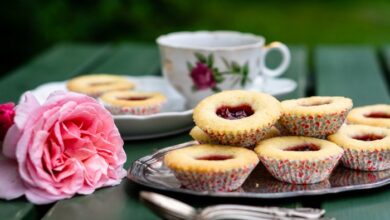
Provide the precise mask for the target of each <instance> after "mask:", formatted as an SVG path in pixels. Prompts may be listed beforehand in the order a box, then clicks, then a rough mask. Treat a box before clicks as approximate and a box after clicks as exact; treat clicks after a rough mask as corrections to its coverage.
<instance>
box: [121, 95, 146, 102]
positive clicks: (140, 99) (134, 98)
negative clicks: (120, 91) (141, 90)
mask: <svg viewBox="0 0 390 220" xmlns="http://www.w3.org/2000/svg"><path fill="white" fill-rule="evenodd" d="M148 98H149V97H141V96H140V97H135V96H133V97H119V98H118V99H119V100H125V101H143V100H146V99H148Z"/></svg>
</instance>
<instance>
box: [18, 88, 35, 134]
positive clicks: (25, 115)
mask: <svg viewBox="0 0 390 220" xmlns="http://www.w3.org/2000/svg"><path fill="white" fill-rule="evenodd" d="M39 107H40V104H39V102H38V100H37V99H36V98H35V97H34V96H33V94H32V93H31V92H26V93H24V94H23V95H22V101H21V102H20V103H19V105H18V106H16V112H15V119H14V120H15V124H16V125H17V126H18V127H19V128H23V127H24V126H25V124H26V122H27V120H28V119H29V117H31V116H32V115H34V114H33V113H34V111H35V110H36V109H37V108H39Z"/></svg>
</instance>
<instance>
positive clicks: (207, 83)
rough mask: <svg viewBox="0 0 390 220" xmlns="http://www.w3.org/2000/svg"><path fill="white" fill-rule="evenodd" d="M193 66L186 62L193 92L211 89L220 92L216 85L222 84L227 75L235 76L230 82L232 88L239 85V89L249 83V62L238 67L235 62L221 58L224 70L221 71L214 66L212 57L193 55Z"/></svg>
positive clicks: (210, 55)
mask: <svg viewBox="0 0 390 220" xmlns="http://www.w3.org/2000/svg"><path fill="white" fill-rule="evenodd" d="M194 55H195V57H196V62H195V64H192V63H191V62H187V68H188V71H189V72H190V77H191V79H192V81H193V83H194V85H193V86H192V90H193V91H198V90H206V89H211V90H212V91H214V92H220V91H221V89H220V88H219V87H218V84H220V83H222V82H223V81H224V80H225V79H226V76H227V75H233V76H237V77H235V79H234V81H233V82H232V86H235V85H236V84H238V83H240V86H241V87H245V85H246V83H247V82H248V81H249V78H248V74H249V62H245V63H244V65H239V64H238V63H237V62H236V61H230V62H229V61H228V60H226V59H225V58H223V57H221V60H222V61H223V64H224V66H225V70H223V71H221V70H220V69H219V68H217V67H215V66H214V56H213V54H209V55H207V56H205V55H204V54H201V53H195V54H194Z"/></svg>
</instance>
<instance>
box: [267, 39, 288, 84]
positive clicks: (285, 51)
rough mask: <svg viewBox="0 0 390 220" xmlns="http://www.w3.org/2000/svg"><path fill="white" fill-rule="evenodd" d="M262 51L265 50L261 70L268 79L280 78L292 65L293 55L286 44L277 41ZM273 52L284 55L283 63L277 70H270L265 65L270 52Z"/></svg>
mask: <svg viewBox="0 0 390 220" xmlns="http://www.w3.org/2000/svg"><path fill="white" fill-rule="evenodd" d="M262 50H263V58H262V61H261V64H260V65H261V66H260V70H261V73H262V74H264V75H265V76H267V77H276V76H280V75H281V74H282V73H283V72H284V71H286V69H287V67H288V66H289V65H290V61H291V54H290V50H289V49H288V47H287V46H286V45H285V44H283V43H281V42H276V41H275V42H272V43H270V44H268V45H266V46H264V47H263V48H262ZM271 50H278V51H280V53H281V54H282V62H281V63H280V65H279V66H278V67H276V68H275V69H270V68H268V67H267V66H266V64H265V60H266V57H267V55H268V52H270V51H271Z"/></svg>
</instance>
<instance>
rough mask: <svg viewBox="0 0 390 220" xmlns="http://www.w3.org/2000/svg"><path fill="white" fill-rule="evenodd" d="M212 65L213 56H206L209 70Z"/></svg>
mask: <svg viewBox="0 0 390 220" xmlns="http://www.w3.org/2000/svg"><path fill="white" fill-rule="evenodd" d="M213 65H214V56H213V54H211V53H210V54H209V55H208V56H207V66H208V67H209V68H213Z"/></svg>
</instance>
